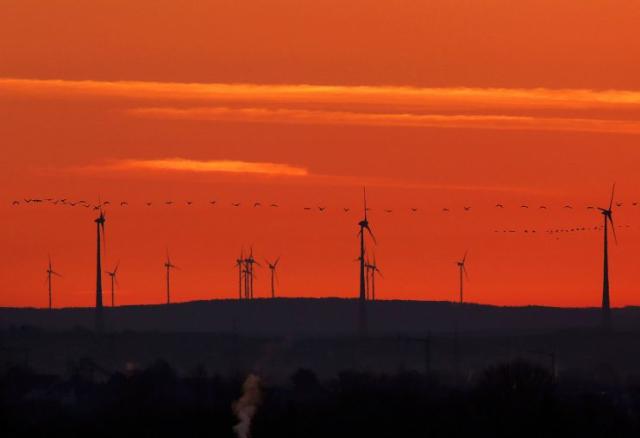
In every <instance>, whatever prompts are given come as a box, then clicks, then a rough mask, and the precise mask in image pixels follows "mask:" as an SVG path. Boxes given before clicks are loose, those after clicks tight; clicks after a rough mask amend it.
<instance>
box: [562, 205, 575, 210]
mask: <svg viewBox="0 0 640 438" xmlns="http://www.w3.org/2000/svg"><path fill="white" fill-rule="evenodd" d="M563 208H569V209H571V208H573V207H572V206H571V205H569V204H567V205H565V206H564V207H563Z"/></svg>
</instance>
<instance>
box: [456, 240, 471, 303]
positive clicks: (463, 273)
mask: <svg viewBox="0 0 640 438" xmlns="http://www.w3.org/2000/svg"><path fill="white" fill-rule="evenodd" d="M467 253H468V251H465V253H464V256H463V257H462V260H460V261H459V262H458V269H459V270H460V304H462V303H463V302H464V278H465V277H466V278H467V280H468V279H469V275H468V274H467V267H466V265H465V263H466V262H467Z"/></svg>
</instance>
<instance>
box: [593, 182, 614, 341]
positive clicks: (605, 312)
mask: <svg viewBox="0 0 640 438" xmlns="http://www.w3.org/2000/svg"><path fill="white" fill-rule="evenodd" d="M615 190H616V185H615V184H614V185H613V188H612V189H611V200H610V201H609V208H598V210H600V213H602V216H603V218H604V272H603V281H602V326H603V329H604V330H606V331H608V330H610V329H611V301H610V296H609V230H608V226H609V224H611V231H612V232H613V239H614V240H615V242H616V244H617V243H618V238H617V237H616V229H615V225H614V224H613V197H614V194H615Z"/></svg>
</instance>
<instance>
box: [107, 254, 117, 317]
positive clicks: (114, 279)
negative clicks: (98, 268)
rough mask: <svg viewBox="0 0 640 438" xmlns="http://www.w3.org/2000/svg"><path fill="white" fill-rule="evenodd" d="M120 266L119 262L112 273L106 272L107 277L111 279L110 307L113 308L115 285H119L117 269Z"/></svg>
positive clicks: (114, 303)
mask: <svg viewBox="0 0 640 438" xmlns="http://www.w3.org/2000/svg"><path fill="white" fill-rule="evenodd" d="M119 266H120V262H118V263H116V267H115V268H114V269H113V271H111V272H109V271H107V275H109V277H111V307H115V305H116V300H115V285H116V284H117V285H118V286H119V285H120V284H119V283H118V278H117V275H118V267H119Z"/></svg>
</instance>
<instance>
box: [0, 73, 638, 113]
mask: <svg viewBox="0 0 640 438" xmlns="http://www.w3.org/2000/svg"><path fill="white" fill-rule="evenodd" d="M0 91H2V92H3V93H13V94H17V95H27V96H31V97H59V98H65V99H68V98H71V97H76V98H78V97H80V98H82V97H102V98H128V99H151V100H170V101H194V100H195V101H205V102H207V103H210V104H215V103H216V102H240V103H241V102H251V104H252V105H256V104H257V103H260V104H265V103H285V104H329V105H330V104H333V105H342V104H372V105H373V104H376V105H397V106H410V107H415V108H423V109H434V108H438V109H447V108H464V109H478V110H483V111H488V110H499V109H503V110H507V109H509V110H523V109H631V110H638V109H640V91H630V90H602V91H597V90H588V89H546V88H529V89H524V88H518V89H516V88H465V87H453V88H415V87H401V86H342V85H308V84H293V85H261V84H223V83H210V84H203V83H176V82H142V81H91V80H86V81H75V80H52V79H19V78H0ZM481 112H482V111H481Z"/></svg>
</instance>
